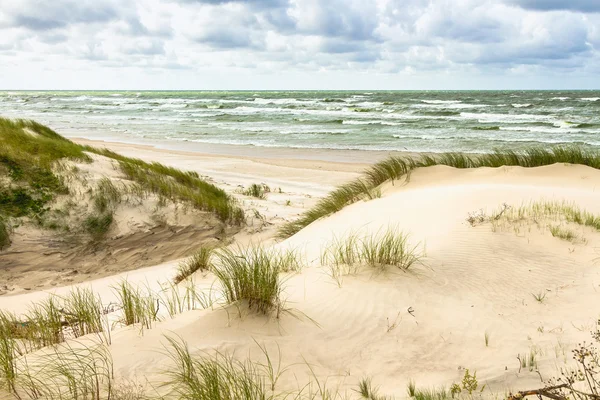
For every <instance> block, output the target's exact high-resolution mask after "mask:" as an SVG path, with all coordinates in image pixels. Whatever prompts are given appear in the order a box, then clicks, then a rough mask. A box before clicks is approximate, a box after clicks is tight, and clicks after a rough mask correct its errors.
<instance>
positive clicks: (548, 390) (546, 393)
mask: <svg viewBox="0 0 600 400" xmlns="http://www.w3.org/2000/svg"><path fill="white" fill-rule="evenodd" d="M566 387H568V385H567V384H566V383H563V384H562V385H556V386H549V387H545V388H542V389H533V390H522V391H520V392H517V393H515V394H511V395H510V396H508V399H507V400H521V399H523V398H524V397H526V396H538V397H539V396H542V397H547V398H549V399H553V400H567V398H566V397H565V396H561V395H559V394H556V393H552V391H554V390H557V389H563V388H566Z"/></svg>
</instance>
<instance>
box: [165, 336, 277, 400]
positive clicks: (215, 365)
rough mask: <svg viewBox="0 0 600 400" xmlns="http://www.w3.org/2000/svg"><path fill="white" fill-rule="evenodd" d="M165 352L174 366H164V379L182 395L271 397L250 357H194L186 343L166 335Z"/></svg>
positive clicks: (218, 399)
mask: <svg viewBox="0 0 600 400" xmlns="http://www.w3.org/2000/svg"><path fill="white" fill-rule="evenodd" d="M166 340H167V345H166V346H165V350H164V351H165V353H166V354H167V355H168V356H169V357H170V358H171V360H172V362H173V364H174V365H173V367H172V368H170V369H168V370H166V371H165V374H166V376H167V377H168V381H166V382H165V383H164V386H167V387H168V388H169V389H171V391H172V392H173V393H177V395H178V397H179V398H182V399H195V400H234V399H244V400H270V399H273V398H274V395H272V394H269V393H268V389H267V384H266V382H265V379H264V378H263V377H262V374H261V372H260V370H259V368H258V367H257V365H255V364H253V363H252V362H251V361H250V360H247V361H245V362H243V361H237V360H236V359H235V358H233V357H232V356H230V355H226V354H223V353H218V352H217V353H215V355H208V354H206V355H203V356H201V357H193V356H192V355H191V354H190V350H189V348H188V346H187V344H186V343H185V342H184V341H183V340H181V339H179V338H173V337H166Z"/></svg>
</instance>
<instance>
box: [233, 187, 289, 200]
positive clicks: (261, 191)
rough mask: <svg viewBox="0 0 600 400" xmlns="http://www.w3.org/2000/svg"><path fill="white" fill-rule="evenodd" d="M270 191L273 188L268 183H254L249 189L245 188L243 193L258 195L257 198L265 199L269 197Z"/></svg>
mask: <svg viewBox="0 0 600 400" xmlns="http://www.w3.org/2000/svg"><path fill="white" fill-rule="evenodd" d="M280 190H281V189H280ZM270 192H271V188H270V187H269V186H268V185H265V184H264V183H261V184H258V183H253V184H251V185H250V186H249V187H248V189H246V190H244V191H243V192H242V193H243V194H245V195H246V196H252V197H256V198H257V199H261V200H264V199H266V198H267V193H270Z"/></svg>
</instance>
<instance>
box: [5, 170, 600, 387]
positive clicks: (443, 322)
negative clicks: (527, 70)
mask: <svg viewBox="0 0 600 400" xmlns="http://www.w3.org/2000/svg"><path fill="white" fill-rule="evenodd" d="M306 174H307V176H306V179H310V176H311V174H313V171H307V172H306ZM597 188H600V171H597V170H594V169H592V168H588V167H583V166H572V165H551V166H547V167H540V168H532V169H525V168H520V167H502V168H494V169H491V168H482V169H474V170H456V169H453V168H448V167H441V166H439V167H429V168H422V169H418V170H415V171H414V172H413V173H412V174H411V176H410V180H409V181H408V182H396V183H395V184H394V185H392V184H391V183H390V184H386V185H385V186H384V187H383V188H382V197H381V198H378V199H374V200H371V201H366V202H365V201H361V202H358V203H355V204H353V205H351V206H349V207H347V208H345V209H344V210H342V211H341V212H338V213H336V214H334V215H332V216H330V217H327V218H324V219H321V220H318V221H316V222H315V223H313V224H311V225H309V226H308V227H307V228H305V229H304V230H302V231H300V232H299V233H298V234H296V235H294V236H293V237H291V238H289V239H287V240H285V241H283V242H281V243H279V244H277V245H276V246H278V247H281V248H291V249H298V250H300V251H301V252H302V254H303V256H304V259H305V264H306V267H305V268H304V269H303V270H302V271H301V272H299V273H293V274H288V275H286V277H285V284H284V286H285V290H284V297H285V299H286V305H287V307H288V308H289V309H290V310H289V312H287V313H283V315H282V316H281V318H280V319H275V318H268V317H264V316H260V315H256V314H252V313H248V312H247V311H245V310H244V309H243V308H241V309H240V308H236V307H234V306H229V307H225V308H222V307H214V308H213V309H206V310H197V311H190V312H187V313H184V314H182V315H180V316H177V317H176V318H174V319H168V318H167V319H166V320H165V321H163V322H159V323H157V324H156V326H155V328H154V329H151V330H148V331H145V332H144V334H143V336H140V335H139V330H138V329H136V328H119V329H117V330H115V331H114V332H113V334H112V337H113V344H112V345H111V352H112V354H113V357H114V362H115V370H116V373H117V375H118V376H119V377H120V378H126V379H137V380H138V381H140V380H144V379H146V378H147V379H148V380H149V381H151V382H152V381H153V379H159V377H158V374H159V372H160V371H161V369H163V368H165V366H166V365H168V364H167V360H166V356H165V355H163V354H161V353H160V352H158V350H159V349H160V347H161V340H162V339H161V338H162V335H163V334H164V333H167V332H169V333H174V334H177V335H180V336H181V337H182V338H184V339H185V340H186V341H187V342H188V343H189V344H190V346H191V347H192V348H194V349H196V351H198V352H200V351H205V350H213V349H218V350H220V351H226V352H235V354H236V355H238V356H239V357H243V356H245V355H247V354H248V353H250V354H251V355H252V357H253V358H256V359H260V357H261V356H260V350H259V349H258V347H257V345H256V343H255V341H257V342H258V343H261V344H264V345H265V346H266V347H267V348H268V349H269V350H270V352H271V353H272V354H275V355H276V354H277V348H278V347H279V348H280V350H281V354H282V362H283V364H284V365H290V366H291V367H290V369H289V371H288V372H287V373H286V374H284V375H283V376H282V378H281V380H280V383H279V384H278V390H281V391H287V390H294V389H297V388H298V386H299V385H302V384H304V383H306V381H307V380H308V379H309V374H310V371H309V369H308V368H307V365H306V363H308V364H310V365H311V366H313V368H314V373H315V374H316V375H317V377H318V378H319V379H320V380H322V381H325V380H327V382H328V385H329V386H331V387H339V388H340V390H341V391H342V392H343V391H348V393H352V392H351V389H353V388H355V387H356V384H357V383H358V380H359V379H360V378H363V377H365V376H371V377H372V378H373V381H374V383H375V384H377V385H379V386H381V392H382V393H385V394H388V395H394V396H396V397H397V398H404V397H406V384H407V383H408V382H409V380H414V381H415V382H416V384H417V386H418V387H438V386H445V387H446V388H447V387H449V386H450V384H451V383H452V382H457V381H460V379H461V378H462V376H463V374H464V369H465V368H468V369H470V370H471V371H477V377H478V379H479V381H480V382H481V383H486V385H487V386H486V389H485V392H484V395H485V396H490V397H496V396H499V397H502V396H503V395H504V394H505V393H506V392H508V391H511V390H517V389H523V388H528V387H540V386H543V385H542V384H541V382H540V375H541V376H542V377H543V378H544V379H547V378H549V377H551V376H556V375H558V373H559V370H560V368H561V367H563V366H565V365H567V364H566V363H568V362H570V359H571V356H570V349H571V348H572V347H573V346H574V345H575V344H576V343H578V342H579V341H580V340H584V339H585V338H587V337H588V336H589V331H590V330H591V329H592V327H593V326H594V323H595V321H596V320H597V318H598V316H599V315H600V303H599V302H598V298H599V297H598V296H599V294H598V292H599V291H600V269H599V267H598V265H597V259H598V252H597V246H598V244H600V233H598V232H596V231H593V230H592V229H588V228H581V227H573V229H576V230H577V232H578V234H580V235H581V236H582V237H585V241H582V242H575V243H573V242H570V241H566V240H562V239H560V238H557V237H553V236H552V234H551V233H550V232H549V231H548V230H547V229H546V227H545V226H544V225H543V224H538V223H536V222H535V221H528V220H524V221H521V222H519V223H518V224H515V223H511V222H506V223H503V224H497V225H495V226H493V225H492V223H490V222H484V223H481V224H477V226H471V224H469V223H468V222H467V220H466V219H467V217H468V216H469V213H472V212H478V211H479V210H483V212H482V213H483V214H486V215H491V214H492V213H493V212H494V211H497V210H500V209H501V208H502V207H503V204H504V203H506V204H507V205H509V206H511V207H518V206H520V205H523V204H529V203H530V202H533V201H540V200H546V201H551V200H555V201H568V202H573V203H575V204H577V205H578V206H579V207H581V208H582V209H585V210H587V211H590V212H593V213H600V202H599V201H598V200H599V196H598V193H597ZM479 212H481V211H479ZM538 222H539V221H538ZM389 226H393V227H397V228H398V229H399V230H402V231H403V232H405V233H407V234H410V241H411V243H413V244H415V245H417V244H420V245H421V246H422V247H423V248H424V250H425V251H426V257H425V258H424V259H423V263H422V265H419V266H417V267H414V268H411V269H410V270H409V271H407V272H403V271H401V270H395V269H387V270H386V271H384V272H378V271H374V270H372V269H369V268H363V269H361V270H360V271H359V272H358V273H357V274H355V275H349V276H344V277H343V279H342V281H341V285H338V284H337V282H336V281H335V280H334V279H332V277H331V276H330V275H329V273H328V268H327V267H325V266H322V265H320V254H321V252H322V250H323V248H324V244H325V243H327V242H329V241H331V240H332V238H334V237H338V238H339V237H343V236H344V235H347V234H349V233H350V232H356V233H358V234H367V233H368V232H371V233H373V232H377V231H380V230H382V229H385V228H387V227H389ZM174 266H175V263H166V264H162V265H160V266H156V267H151V268H146V269H144V270H138V271H135V272H133V273H130V274H129V275H128V276H129V279H130V281H131V282H137V283H139V282H143V281H147V282H150V284H151V285H154V282H157V281H160V280H163V279H169V278H170V277H171V276H172V274H173V268H174ZM122 277H123V275H119V276H114V277H110V278H104V279H102V280H96V281H92V282H90V284H91V285H92V286H93V288H94V290H95V291H98V292H99V293H101V295H102V296H103V301H104V302H108V301H110V296H111V294H110V292H111V291H110V285H111V284H114V283H115V282H116V281H118V280H119V279H121V278H122ZM213 281H214V277H213V275H212V274H209V273H207V274H204V275H202V274H198V276H196V282H197V284H198V286H199V287H202V288H208V287H210V286H211V284H212V283H213ZM66 290H67V288H60V289H57V292H59V293H60V292H61V291H66ZM534 295H543V296H544V298H543V301H541V302H540V301H537V300H536V299H535V298H534ZM40 296H42V293H30V294H23V295H19V296H12V297H0V308H3V309H13V310H15V311H21V310H23V308H24V305H26V304H27V303H29V302H30V301H32V300H35V299H39V298H40ZM486 334H487V335H488V337H489V343H488V345H486V341H485V336H486ZM531 352H534V353H535V354H536V359H537V363H538V368H539V373H538V372H536V370H537V369H538V368H534V370H533V371H530V370H529V369H528V368H523V369H522V368H520V364H519V361H518V359H517V356H518V355H519V354H520V355H522V356H524V357H525V356H527V355H528V354H529V353H531ZM144 377H145V378H144Z"/></svg>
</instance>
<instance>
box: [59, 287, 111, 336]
mask: <svg viewBox="0 0 600 400" xmlns="http://www.w3.org/2000/svg"><path fill="white" fill-rule="evenodd" d="M64 306H65V307H64V309H63V311H62V314H63V315H64V318H65V322H66V323H67V325H68V326H69V327H70V328H71V330H72V331H73V335H74V336H75V337H76V338H77V337H80V336H84V335H87V334H90V333H99V332H102V331H103V324H102V302H101V300H100V298H99V297H98V296H97V295H96V294H94V292H92V290H91V289H82V288H75V289H73V290H72V291H71V293H69V295H68V296H67V297H65V299H64Z"/></svg>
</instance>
